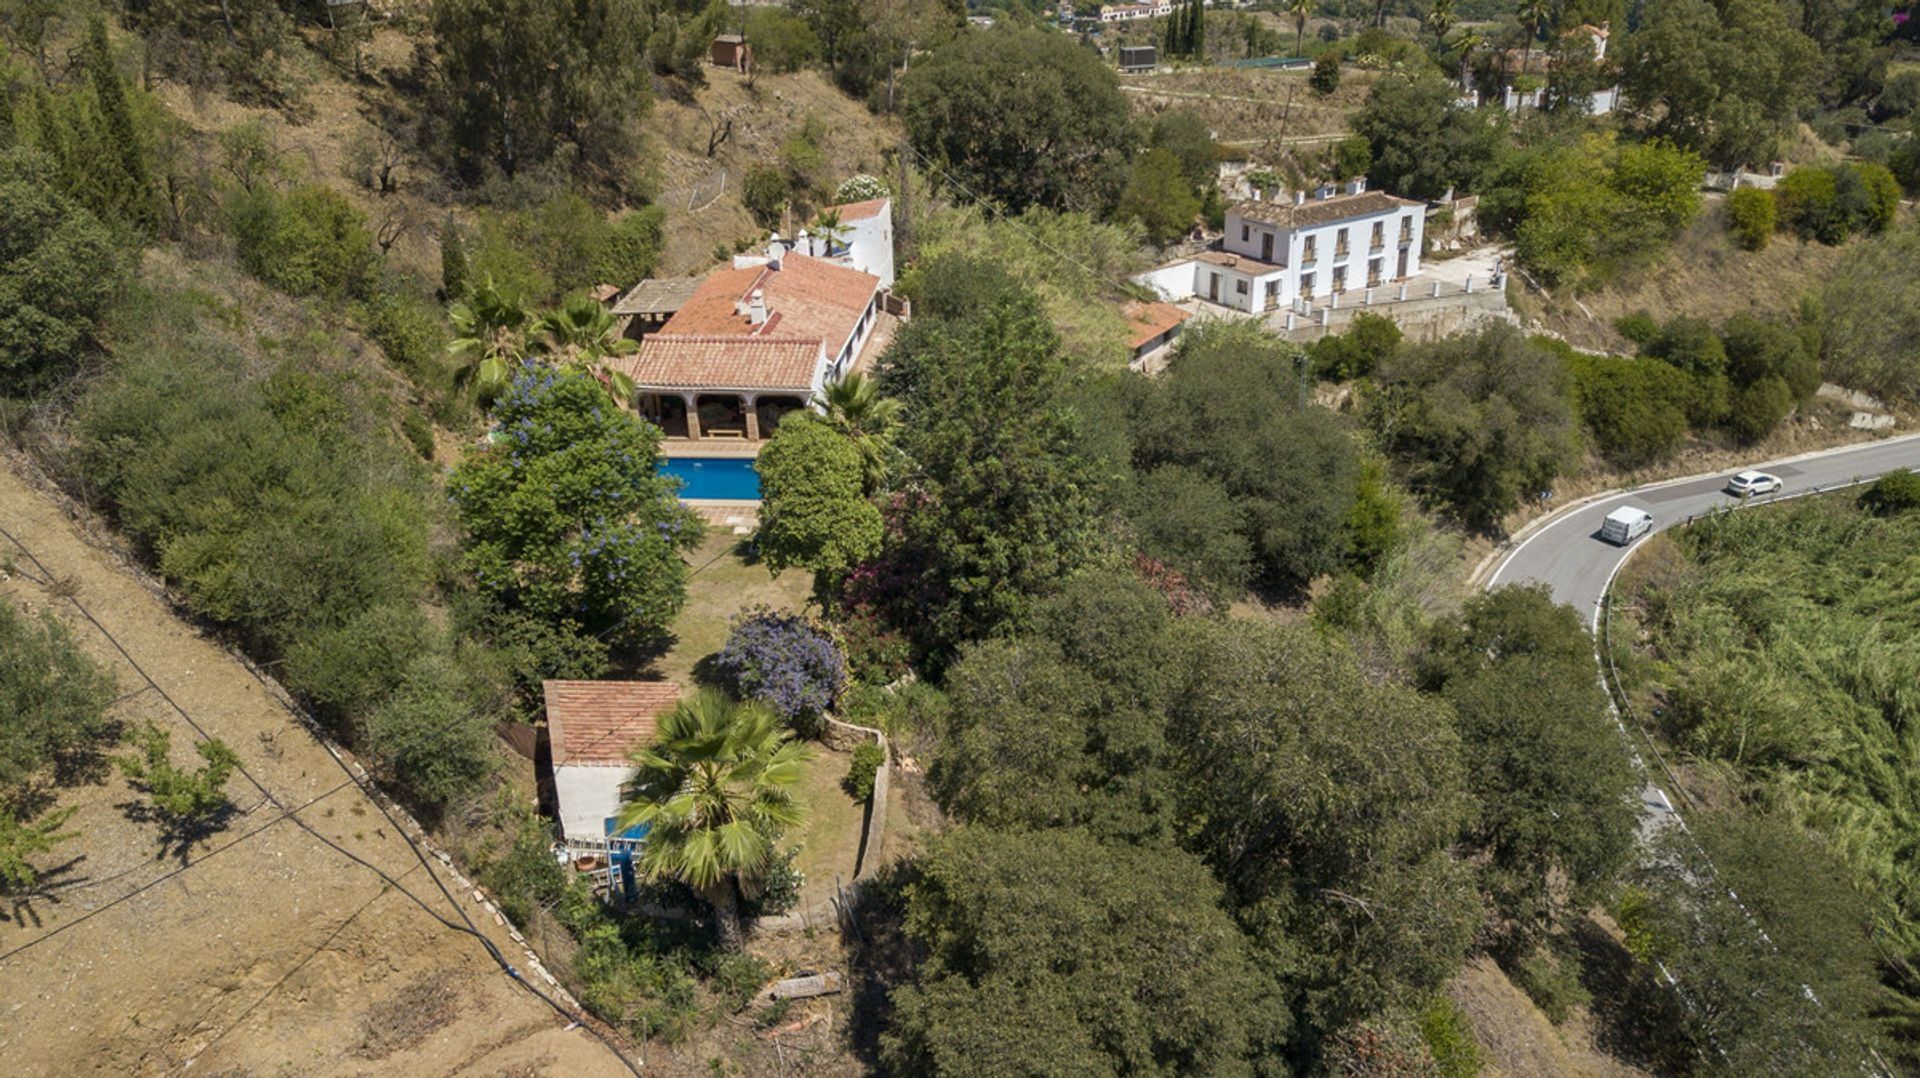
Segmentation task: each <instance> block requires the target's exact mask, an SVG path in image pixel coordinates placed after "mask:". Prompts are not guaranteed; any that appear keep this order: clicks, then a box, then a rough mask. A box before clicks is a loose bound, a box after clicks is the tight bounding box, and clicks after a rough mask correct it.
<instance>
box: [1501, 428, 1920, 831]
mask: <svg viewBox="0 0 1920 1078" xmlns="http://www.w3.org/2000/svg"><path fill="white" fill-rule="evenodd" d="M1747 467H1751V468H1756V469H1758V470H1760V471H1763V472H1770V473H1772V474H1774V475H1777V476H1779V477H1780V479H1781V481H1782V482H1781V488H1780V492H1779V493H1778V494H1769V495H1766V496H1764V497H1760V498H1755V499H1752V500H1751V501H1752V504H1755V505H1763V504H1766V503H1768V502H1773V501H1779V500H1781V499H1783V498H1792V497H1796V496H1802V495H1806V494H1810V493H1813V492H1814V491H1815V490H1816V489H1817V488H1824V487H1833V486H1836V485H1840V484H1845V483H1851V482H1855V481H1858V480H1866V479H1872V478H1874V477H1875V476H1878V475H1881V474H1883V473H1885V472H1890V471H1893V470H1895V469H1896V468H1912V469H1914V470H1916V471H1920V434H1910V435H1906V436H1904V437H1900V438H1889V439H1887V440H1885V441H1880V442H1870V443H1867V444H1865V445H1856V446H1847V447H1845V448H1841V449H1829V450H1826V451H1824V452H1819V453H1809V454H1805V455H1803V456H1798V457H1789V458H1786V459H1784V460H1776V461H1769V462H1760V463H1755V464H1751V465H1747ZM1738 470H1741V469H1735V471H1738ZM1732 475H1733V472H1731V471H1730V472H1726V473H1723V474H1717V475H1710V476H1696V477H1694V478H1691V479H1675V480H1671V481H1669V482H1665V483H1652V484H1649V485H1647V486H1644V487H1638V488H1635V489H1633V490H1630V491H1627V492H1625V493H1623V494H1611V495H1607V496H1605V497H1602V498H1597V499H1595V500H1593V501H1590V502H1586V503H1583V504H1576V505H1574V506H1571V507H1569V508H1567V509H1562V510H1561V511H1560V512H1559V513H1557V514H1555V515H1554V516H1553V517H1550V518H1549V519H1548V522H1547V523H1546V524H1544V525H1542V526H1540V527H1538V528H1536V529H1534V531H1533V532H1532V533H1530V534H1529V535H1528V536H1527V537H1526V538H1525V539H1524V540H1522V541H1521V542H1520V544H1519V545H1518V546H1516V547H1514V548H1513V549H1512V550H1510V551H1508V552H1507V554H1506V556H1505V557H1504V558H1502V559H1501V560H1500V563H1499V564H1498V565H1497V566H1496V567H1495V568H1494V570H1493V572H1492V573H1491V574H1490V575H1489V576H1488V577H1487V587H1489V588H1492V587H1497V586H1499V585H1501V584H1530V583H1545V584H1546V585H1548V586H1549V587H1551V588H1552V589H1553V597H1554V598H1555V599H1557V600H1559V601H1560V602H1563V603H1568V604H1570V605H1572V607H1573V608H1574V609H1575V610H1578V611H1580V615H1581V617H1582V618H1584V619H1585V620H1586V622H1587V627H1588V628H1589V629H1591V628H1593V627H1594V624H1595V622H1596V620H1597V617H1596V616H1597V615H1598V613H1599V609H1600V601H1601V600H1602V599H1603V598H1605V596H1606V594H1607V588H1608V587H1609V586H1611V584H1612V583H1613V576H1614V574H1615V573H1617V572H1619V571H1620V566H1621V565H1623V564H1625V563H1626V560H1627V555H1628V554H1629V553H1630V552H1631V551H1632V547H1620V546H1615V545H1613V544H1612V543H1609V542H1607V541H1605V540H1603V539H1601V538H1600V522H1601V521H1603V520H1605V519H1606V518H1607V514H1608V513H1611V512H1613V511H1614V510H1615V509H1618V508H1620V507H1621V506H1627V505H1631V506H1635V507H1637V508H1640V509H1645V510H1646V511H1647V512H1649V513H1652V514H1653V528H1654V531H1661V530H1663V529H1666V528H1671V527H1673V526H1674V525H1676V524H1684V523H1686V521H1687V518H1689V517H1691V516H1698V515H1700V514H1702V513H1707V512H1711V511H1712V510H1715V509H1719V508H1722V507H1724V506H1728V505H1733V504H1737V503H1738V502H1739V499H1738V498H1735V497H1733V496H1732V495H1730V494H1728V493H1727V492H1726V486H1727V480H1728V479H1730V478H1731V477H1732ZM1645 541H1646V537H1645V536H1642V537H1641V538H1640V539H1638V540H1636V542H1645ZM1614 722H1615V724H1616V725H1618V726H1619V727H1620V734H1621V736H1622V737H1624V738H1626V740H1627V744H1628V746H1629V751H1631V752H1632V753H1633V757H1634V764H1635V765H1636V766H1637V767H1638V768H1639V769H1640V772H1641V774H1643V775H1646V776H1648V779H1649V781H1648V782H1647V783H1646V785H1645V786H1643V787H1642V788H1641V791H1640V804H1641V809H1642V811H1643V813H1644V815H1643V816H1642V818H1641V829H1642V834H1643V836H1650V835H1651V833H1652V832H1654V831H1656V830H1658V829H1659V828H1660V827H1662V826H1664V825H1666V824H1668V823H1671V822H1673V821H1675V820H1677V819H1678V818H1679V817H1678V814H1677V813H1676V812H1675V810H1674V807H1673V801H1672V800H1671V799H1669V798H1668V797H1667V794H1666V791H1665V790H1663V789H1661V788H1660V785H1659V783H1658V782H1657V781H1654V780H1653V775H1654V772H1652V771H1651V770H1650V769H1649V768H1648V767H1647V766H1646V761H1645V760H1644V759H1643V758H1642V757H1641V755H1640V752H1639V750H1638V749H1637V748H1635V747H1634V745H1635V743H1636V742H1635V738H1634V736H1633V734H1631V733H1630V732H1628V730H1627V725H1626V723H1625V722H1624V721H1622V720H1621V717H1620V715H1619V713H1618V712H1617V711H1616V712H1615V714H1614Z"/></svg>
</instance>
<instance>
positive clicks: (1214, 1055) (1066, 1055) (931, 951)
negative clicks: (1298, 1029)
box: [883, 827, 1289, 1076]
mask: <svg viewBox="0 0 1920 1078" xmlns="http://www.w3.org/2000/svg"><path fill="white" fill-rule="evenodd" d="M1221 897H1222V896H1221V891H1220V885H1219V884H1218V883H1217V882H1215V881H1214V879H1213V878H1212V877H1211V876H1210V875H1209V874H1208V873H1207V870H1206V866H1204V865H1203V864H1201V862H1200V861H1199V860H1197V859H1196V858H1194V857H1192V856H1190V855H1188V854H1186V853H1182V852H1180V851H1178V850H1172V849H1167V848H1163V847H1135V846H1124V845H1104V844H1102V843H1100V842H1099V841H1097V840H1096V839H1094V838H1092V837H1091V836H1089V835H1087V834H1085V833H1082V832H1078V831H1044V832H1027V833H1019V832H999V831H993V830H989V829H986V828H980V827H964V828H961V829H959V830H958V831H955V832H953V833H950V834H948V835H946V836H943V837H941V838H940V839H937V840H936V841H935V842H934V843H933V845H932V848H931V849H930V850H929V851H928V853H927V854H926V855H925V856H924V857H922V858H921V859H920V861H919V863H918V865H917V872H916V874H915V877H914V879H913V882H911V883H910V884H909V885H908V887H907V891H906V916H907V922H906V923H907V932H908V934H909V935H911V936H912V937H913V938H914V939H916V940H917V941H919V942H920V943H921V944H922V945H923V946H925V947H926V948H927V952H928V953H927V958H926V960H925V961H924V962H923V963H922V964H921V966H920V969H919V976H918V979H917V983H915V984H913V985H911V986H908V987H905V988H902V989H899V990H896V991H895V992H894V993H893V1005H894V1009H895V1014H894V1021H893V1025H892V1029H891V1030H890V1032H889V1033H888V1034H887V1035H886V1037H885V1040H884V1048H883V1058H884V1059H885V1061H886V1063H887V1064H888V1066H889V1067H890V1068H891V1069H893V1070H894V1071H896V1072H898V1073H902V1074H925V1075H1009V1076H1010V1075H1020V1074H1169V1075H1170V1074H1235V1073H1249V1072H1253V1071H1255V1070H1256V1069H1263V1070H1264V1069H1268V1068H1275V1067H1279V1061H1278V1059H1277V1058H1276V1057H1275V1053H1276V1049H1277V1048H1279V1047H1280V1046H1281V1045H1282V1044H1283V1043H1284V1041H1285V1039H1286V1037H1287V1033H1288V1024H1289V1023H1288V1018H1287V1014H1286V1012H1285V1010H1284V1008H1283V1007H1281V1006H1280V1005H1279V1002H1280V1001H1279V999H1278V997H1277V993H1276V992H1275V991H1274V989H1273V985H1272V983H1271V981H1270V979H1269V974H1268V972H1267V971H1266V970H1265V969H1263V966H1262V963H1261V962H1260V961H1259V960H1258V959H1257V958H1256V957H1255V955H1254V953H1253V951H1252V949H1251V948H1250V947H1249V946H1248V943H1247V941H1246V939H1245V937H1243V936H1242V935H1241V932H1240V930H1239V928H1238V927H1236V926H1235V924H1234V922H1233V919H1232V918H1231V917H1229V916H1228V915H1227V914H1226V912H1225V911H1224V910H1222V908H1221Z"/></svg>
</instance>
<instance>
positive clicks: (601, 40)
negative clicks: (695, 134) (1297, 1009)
mask: <svg viewBox="0 0 1920 1078" xmlns="http://www.w3.org/2000/svg"><path fill="white" fill-rule="evenodd" d="M667 17H668V18H669V19H670V18H671V15H668V16H667ZM654 21H655V20H654V18H653V13H651V12H649V10H648V9H647V6H646V5H645V4H643V3H641V2H640V0H579V2H574V3H561V2H559V0H448V2H447V3H441V4H435V5H434V8H433V31H434V40H435V46H436V49H437V52H438V60H439V63H438V73H439V77H440V92H441V94H442V97H443V99H444V102H445V114H446V122H447V124H448V127H449V131H448V133H449V136H450V139H451V148H452V151H453V154H454V157H455V159H456V160H457V161H458V162H459V163H460V164H461V166H462V167H463V169H464V170H466V171H467V172H468V174H469V175H475V176H478V175H483V174H484V173H485V172H486V171H487V170H489V169H499V170H500V171H501V172H504V173H506V174H507V175H509V176H512V175H515V174H517V173H518V172H520V171H521V170H522V169H525V168H528V167H531V166H534V165H538V164H540V163H541V162H544V161H546V160H549V159H550V158H552V157H553V156H554V155H555V153H556V152H557V151H558V150H559V148H560V147H561V146H565V145H570V146H572V147H574V149H575V150H576V151H577V153H578V161H579V164H580V165H582V166H584V167H586V168H588V169H591V170H595V171H597V172H599V173H600V176H601V178H603V179H606V180H611V181H614V182H616V183H618V182H621V181H622V180H624V177H623V176H621V175H619V170H620V169H621V168H622V167H624V166H623V164H622V158H623V157H624V156H625V155H627V154H628V153H630V152H631V150H632V148H633V145H634V137H635V130H636V128H635V124H636V122H637V121H638V120H640V119H641V118H642V117H644V116H645V114H646V110H647V106H648V104H649V101H650V97H649V92H650V82H649V77H648V76H649V71H648V66H647V64H646V63H645V62H643V57H644V56H646V55H647V54H648V52H649V45H650V43H649V41H648V30H649V29H650V28H651V27H653V25H654Z"/></svg>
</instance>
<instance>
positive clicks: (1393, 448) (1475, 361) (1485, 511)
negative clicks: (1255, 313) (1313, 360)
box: [1367, 325, 1579, 529]
mask: <svg viewBox="0 0 1920 1078" xmlns="http://www.w3.org/2000/svg"><path fill="white" fill-rule="evenodd" d="M1367 418H1368V422H1369V423H1370V424H1371V425H1372V426H1373V428H1374V429H1375V431H1376V432H1378V434H1379V436H1380V438H1381V440H1382V442H1383V443H1384V444H1385V446H1386V448H1387V449H1388V451H1389V452H1390V453H1392V455H1393V456H1394V457H1395V458H1397V459H1398V460H1399V461H1401V462H1402V465H1403V467H1404V468H1405V469H1406V470H1407V473H1408V476H1409V478H1410V479H1411V480H1412V482H1413V485H1414V487H1415V489H1417V490H1419V491H1421V492H1422V493H1424V494H1426V495H1427V496H1428V497H1430V498H1432V499H1434V500H1436V501H1438V502H1440V503H1442V504H1444V505H1446V506H1448V507H1449V508H1451V509H1452V510H1453V511H1454V512H1455V513H1456V514H1458V515H1459V517H1460V518H1461V519H1462V520H1464V521H1465V522H1466V523H1467V524H1469V525H1471V526H1473V527H1476V528H1486V529H1492V528H1495V527H1497V526H1498V525H1499V522H1500V518H1501V517H1503V516H1505V515H1506V514H1507V513H1510V512H1512V511H1513V510H1514V509H1515V508H1516V507H1518V506H1519V504H1520V499H1521V498H1523V497H1528V496H1531V495H1534V494H1537V493H1539V492H1540V491H1544V490H1548V489H1550V488H1551V487H1552V486H1553V481H1554V479H1555V478H1556V477H1557V476H1558V475H1559V474H1560V472H1561V469H1563V468H1564V467H1566V466H1567V465H1568V464H1569V463H1571V461H1572V460H1573V456H1574V453H1575V451H1576V449H1577V448H1578V445H1579V430H1578V428H1577V427H1576V425H1575V423H1574V403H1573V394H1572V392H1571V382H1570V380H1569V378H1568V375H1567V371H1566V368H1565V365H1564V364H1563V363H1562V362H1561V360H1560V357H1559V356H1558V355H1556V354H1555V353H1554V352H1553V351H1551V350H1549V349H1544V348H1541V347H1539V346H1537V345H1535V344H1533V343H1532V342H1530V341H1528V340H1527V339H1526V337H1524V336H1523V335H1522V334H1521V333H1520V331H1519V330H1517V329H1514V328H1512V327H1511V326H1505V325H1499V326H1494V327H1492V328H1488V329H1483V330H1481V331H1479V332H1478V333H1472V334H1466V335H1462V336H1457V337H1449V338H1447V339H1445V340H1441V341H1436V342H1433V343H1431V344H1425V345H1420V346H1417V347H1413V348H1406V349H1402V350H1401V352H1400V353H1399V354H1398V355H1397V356H1395V357H1394V358H1393V359H1392V360H1390V361H1389V362H1388V363H1387V364H1386V365H1385V366H1383V367H1382V368H1381V371H1380V375H1379V390H1378V392H1377V394H1376V395H1375V396H1374V397H1373V398H1372V399H1371V400H1370V401H1369V402H1368V404H1367Z"/></svg>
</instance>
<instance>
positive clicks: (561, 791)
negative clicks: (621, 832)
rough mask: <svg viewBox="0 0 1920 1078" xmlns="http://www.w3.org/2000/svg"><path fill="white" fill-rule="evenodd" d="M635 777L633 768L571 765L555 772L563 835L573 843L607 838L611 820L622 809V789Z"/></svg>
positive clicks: (554, 780)
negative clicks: (609, 819)
mask: <svg viewBox="0 0 1920 1078" xmlns="http://www.w3.org/2000/svg"><path fill="white" fill-rule="evenodd" d="M632 774H633V768H631V767H609V766H598V767H592V766H587V765H584V764H568V765H565V766H562V767H557V768H554V772H553V792H554V799H555V800H556V801H558V802H559V804H558V805H557V806H555V807H556V808H557V810H558V812H559V815H560V833H561V834H562V835H564V836H566V837H567V838H569V839H603V838H605V837H607V817H609V816H611V815H613V814H614V813H615V812H616V811H617V810H618V809H619V808H620V787H621V785H622V784H623V783H625V782H626V781H627V778H628V777H629V776H631V775H632Z"/></svg>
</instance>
